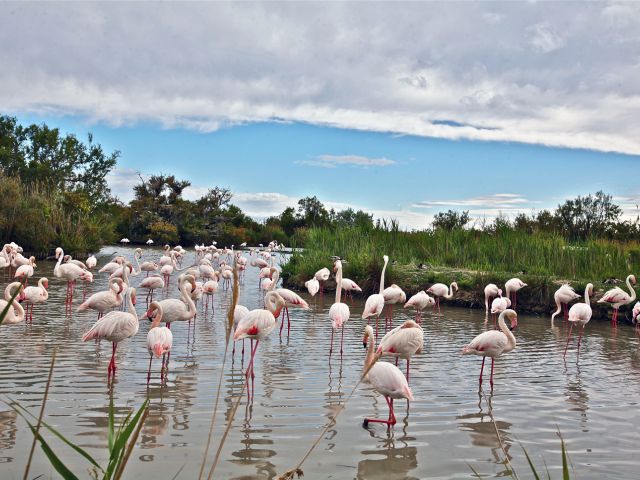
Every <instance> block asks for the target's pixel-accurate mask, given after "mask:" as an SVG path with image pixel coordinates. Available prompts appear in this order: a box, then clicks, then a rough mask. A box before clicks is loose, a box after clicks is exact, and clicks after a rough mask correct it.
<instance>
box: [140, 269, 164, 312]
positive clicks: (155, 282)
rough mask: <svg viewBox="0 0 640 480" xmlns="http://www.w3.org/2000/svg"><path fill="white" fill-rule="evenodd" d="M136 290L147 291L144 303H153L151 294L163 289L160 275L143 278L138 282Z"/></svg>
mask: <svg viewBox="0 0 640 480" xmlns="http://www.w3.org/2000/svg"><path fill="white" fill-rule="evenodd" d="M138 288H144V289H146V290H148V292H147V297H146V303H147V305H148V304H149V302H153V292H154V290H162V289H163V288H164V280H163V279H162V277H161V276H160V275H152V276H150V277H145V278H143V279H142V281H141V282H140V285H139V286H138Z"/></svg>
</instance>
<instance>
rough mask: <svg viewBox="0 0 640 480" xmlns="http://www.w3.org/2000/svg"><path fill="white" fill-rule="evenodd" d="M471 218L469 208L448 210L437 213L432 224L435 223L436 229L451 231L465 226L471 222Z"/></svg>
mask: <svg viewBox="0 0 640 480" xmlns="http://www.w3.org/2000/svg"><path fill="white" fill-rule="evenodd" d="M470 220H471V219H470V218H469V210H465V211H464V212H458V211H456V210H448V211H446V212H444V213H443V212H440V213H436V215H435V216H434V217H433V222H431V225H433V228H434V229H443V230H447V231H451V230H456V229H458V228H464V226H465V225H466V224H467V223H469V221H470Z"/></svg>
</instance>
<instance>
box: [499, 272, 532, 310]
mask: <svg viewBox="0 0 640 480" xmlns="http://www.w3.org/2000/svg"><path fill="white" fill-rule="evenodd" d="M526 286H527V284H526V283H524V282H523V281H522V280H520V279H519V278H512V279H511V280H507V282H506V283H505V284H504V288H505V290H506V292H507V297H509V299H510V300H511V305H512V307H513V309H514V310H515V308H516V305H517V304H518V302H517V301H516V300H517V299H516V295H517V293H518V291H519V290H520V289H522V288H524V287H526Z"/></svg>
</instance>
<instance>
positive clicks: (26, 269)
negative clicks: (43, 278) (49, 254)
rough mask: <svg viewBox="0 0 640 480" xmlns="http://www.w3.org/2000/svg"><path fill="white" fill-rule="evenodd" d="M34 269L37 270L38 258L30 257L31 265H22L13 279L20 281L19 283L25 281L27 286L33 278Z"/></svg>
mask: <svg viewBox="0 0 640 480" xmlns="http://www.w3.org/2000/svg"><path fill="white" fill-rule="evenodd" d="M34 268H36V257H29V263H27V264H25V265H20V266H19V267H18V268H17V269H16V273H15V275H14V276H13V277H14V278H16V279H18V280H19V281H22V280H24V281H25V282H24V284H25V285H26V284H27V282H28V281H29V279H30V278H31V277H33V269H34Z"/></svg>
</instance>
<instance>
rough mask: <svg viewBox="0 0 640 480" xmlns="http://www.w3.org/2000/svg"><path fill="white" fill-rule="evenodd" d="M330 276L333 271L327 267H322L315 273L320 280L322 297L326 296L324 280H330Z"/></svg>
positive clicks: (315, 276)
mask: <svg viewBox="0 0 640 480" xmlns="http://www.w3.org/2000/svg"><path fill="white" fill-rule="evenodd" d="M329 276H331V272H330V271H329V269H328V268H327V267H324V268H321V269H320V270H318V271H317V272H316V273H315V274H314V275H313V277H314V278H315V279H316V280H318V282H320V298H324V282H326V281H327V280H329Z"/></svg>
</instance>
